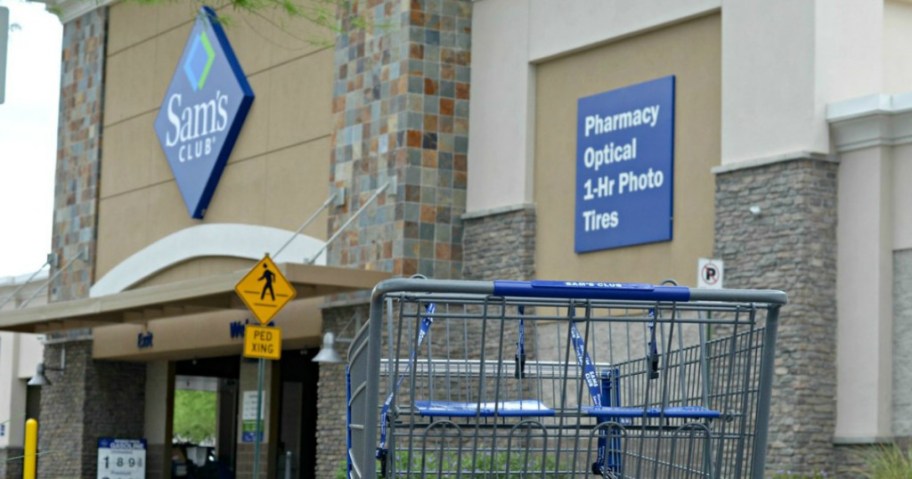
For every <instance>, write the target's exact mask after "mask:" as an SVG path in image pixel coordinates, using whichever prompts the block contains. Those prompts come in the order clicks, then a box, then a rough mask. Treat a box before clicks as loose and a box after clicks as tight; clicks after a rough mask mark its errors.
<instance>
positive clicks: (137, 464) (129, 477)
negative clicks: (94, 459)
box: [98, 437, 146, 479]
mask: <svg viewBox="0 0 912 479" xmlns="http://www.w3.org/2000/svg"><path fill="white" fill-rule="evenodd" d="M145 478H146V440H145V439H114V438H110V437H103V438H101V439H99V440H98V479H145Z"/></svg>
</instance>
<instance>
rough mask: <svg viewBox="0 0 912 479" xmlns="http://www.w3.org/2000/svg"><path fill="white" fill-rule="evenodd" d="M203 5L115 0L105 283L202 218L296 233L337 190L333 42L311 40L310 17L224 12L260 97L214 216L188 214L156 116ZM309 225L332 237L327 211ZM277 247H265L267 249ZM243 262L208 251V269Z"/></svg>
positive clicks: (103, 189) (102, 209)
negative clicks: (332, 154)
mask: <svg viewBox="0 0 912 479" xmlns="http://www.w3.org/2000/svg"><path fill="white" fill-rule="evenodd" d="M194 5H195V4H188V3H185V2H175V3H166V4H163V5H162V6H157V7H148V6H142V5H139V4H137V3H134V2H122V3H117V4H115V5H112V6H111V7H110V18H109V36H108V47H107V62H106V72H105V76H106V78H105V87H106V88H105V101H104V105H105V109H104V119H103V122H104V148H103V149H102V160H101V182H100V200H99V217H98V252H97V263H96V272H95V275H96V280H97V279H98V278H101V277H103V276H104V274H105V273H107V272H108V271H110V270H111V269H112V268H113V267H115V266H116V265H117V264H118V263H120V262H121V261H123V260H124V259H126V258H127V257H129V256H130V255H132V254H134V253H136V252H137V251H139V250H141V249H142V248H144V247H145V246H148V245H149V244H151V243H153V242H155V241H157V240H159V239H161V238H163V237H165V236H167V235H168V234H171V233H173V232H175V231H178V230H180V229H183V228H187V227H190V226H193V225H197V224H201V223H240V224H256V225H266V226H272V227H276V228H282V229H286V230H290V231H294V230H296V229H297V228H298V226H299V225H300V224H301V223H302V222H303V221H304V220H305V219H306V218H307V217H308V216H310V215H311V214H312V213H313V212H314V211H315V210H317V209H318V208H319V207H320V205H321V204H322V203H323V202H324V201H325V199H326V198H327V196H328V195H329V187H328V178H329V144H330V143H329V135H330V132H331V127H332V124H331V113H332V111H331V106H332V105H331V102H332V48H331V47H327V46H322V45H316V44H314V43H312V42H309V41H307V40H305V39H314V38H319V37H320V36H321V33H320V32H319V31H317V30H316V28H317V27H315V26H314V25H313V24H312V23H310V22H307V21H306V20H291V19H288V18H285V17H280V16H279V15H276V16H275V17H274V18H272V19H264V18H260V17H258V16H252V15H244V14H241V13H239V12H236V11H227V12H225V13H227V14H228V15H229V17H230V19H229V20H230V22H229V23H228V25H227V27H226V34H227V36H228V39H229V41H230V42H231V44H232V46H233V47H234V50H235V53H236V54H237V56H238V60H239V62H240V64H241V67H242V68H243V69H244V71H245V72H246V74H247V77H248V80H249V81H250V84H251V87H252V88H253V90H254V93H255V95H256V98H255V100H254V102H253V106H252V107H251V109H250V112H249V114H248V116H247V121H246V123H245V124H244V127H243V129H242V130H241V133H240V136H239V138H238V141H237V143H236V145H235V148H234V151H233V153H232V154H231V156H230V157H229V162H228V165H227V167H226V168H225V171H224V173H223V175H222V178H221V181H220V182H219V185H218V187H217V188H216V190H215V194H214V196H213V198H212V202H211V203H210V205H209V209H208V211H207V213H206V216H205V219H204V220H194V219H192V218H190V216H189V214H188V213H187V210H186V208H185V206H184V204H183V200H182V199H181V196H180V193H179V191H178V189H177V185H176V183H175V181H174V178H173V176H172V174H171V170H170V168H169V167H168V163H167V160H166V159H165V156H164V153H163V152H162V151H161V148H160V147H159V144H158V139H157V137H156V136H155V131H154V128H153V123H154V121H155V116H156V115H157V113H158V108H159V106H160V104H161V101H162V98H164V95H165V90H166V89H167V87H168V84H169V82H170V80H171V76H172V74H173V73H174V70H175V68H176V65H177V62H178V60H179V58H180V55H181V52H182V51H183V47H184V43H185V42H186V39H187V35H188V34H189V32H190V29H191V28H192V25H193V21H194V18H195V15H196V10H195V8H194ZM271 22H274V23H271ZM322 38H324V39H327V40H329V39H331V38H332V37H331V35H329V34H322ZM303 233H304V234H307V235H310V236H312V237H315V238H318V239H326V217H325V213H324V214H322V215H321V216H320V217H318V218H317V219H316V220H315V221H313V222H312V223H311V225H310V226H309V227H308V228H307V229H305V230H304V231H303ZM289 236H290V235H289ZM279 246H280V245H264V252H265V251H270V250H271V249H273V248H278V247H279ZM193 263H194V261H191V262H188V264H185V265H179V266H176V267H174V268H171V269H170V270H169V271H168V272H167V275H166V276H167V280H179V279H186V278H190V277H194V276H196V275H198V274H199V273H200V271H201V269H200V267H197V266H194V265H193ZM216 263H218V262H216ZM236 268H237V262H236V261H235V260H226V261H224V264H223V265H221V266H220V265H218V264H213V263H212V261H211V260H210V261H208V262H207V264H206V265H205V267H203V270H205V271H206V272H221V271H231V270H234V269H236ZM160 281H161V280H160V279H158V280H153V281H152V282H153V283H155V282H160Z"/></svg>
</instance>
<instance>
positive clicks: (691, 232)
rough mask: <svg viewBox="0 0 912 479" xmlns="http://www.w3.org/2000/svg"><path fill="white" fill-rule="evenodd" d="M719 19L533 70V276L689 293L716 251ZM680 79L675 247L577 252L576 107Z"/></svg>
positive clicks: (668, 244) (674, 28)
mask: <svg viewBox="0 0 912 479" xmlns="http://www.w3.org/2000/svg"><path fill="white" fill-rule="evenodd" d="M720 36H721V35H720V17H719V15H710V16H705V17H701V18H697V19H694V20H690V21H687V22H684V23H680V24H677V25H673V26H669V27H666V28H663V29H661V30H656V31H653V32H650V33H646V34H643V35H639V36H635V37H631V38H628V39H625V40H621V41H618V42H615V43H611V44H608V45H605V46H602V47H598V48H593V49H589V50H585V51H582V52H579V53H576V54H572V55H569V56H566V57H561V58H558V59H555V60H552V61H548V62H546V63H543V64H540V65H538V67H537V77H536V88H537V89H536V97H535V104H536V112H535V118H536V125H535V128H536V131H535V137H536V140H535V179H534V192H535V194H534V197H535V206H536V212H537V215H538V220H537V223H538V229H537V234H536V241H537V245H536V246H537V248H536V257H535V264H536V275H537V276H538V277H539V278H553V279H574V280H576V279H579V280H585V279H602V280H612V281H648V282H658V281H661V280H662V279H665V278H676V279H677V280H678V281H680V282H681V283H682V284H693V283H694V282H695V278H696V268H697V259H698V258H699V257H701V256H711V254H712V251H713V231H714V224H713V221H714V207H713V199H714V194H715V181H714V178H713V175H712V174H711V173H710V169H711V168H712V167H713V166H716V165H718V164H719V155H720V133H719V131H720V124H719V122H720V119H719V117H720V89H721V86H720V85H721V75H720V68H721V67H720V58H721V45H720ZM666 75H675V76H676V77H677V80H676V81H677V86H676V93H675V94H676V105H675V108H676V118H675V145H674V151H675V163H674V165H675V178H674V181H675V183H674V215H675V221H674V230H673V238H674V239H673V240H672V241H670V242H664V243H655V244H649V245H640V246H633V247H627V248H620V249H615V250H608V251H599V252H593V253H587V254H581V255H577V254H575V253H574V251H573V226H574V200H575V199H574V198H575V195H574V193H573V191H574V189H575V187H576V186H575V183H576V176H575V175H576V167H575V157H576V121H577V119H576V106H577V100H578V99H579V98H580V97H583V96H588V95H592V94H596V93H601V92H604V91H608V90H612V89H615V88H619V87H622V86H626V85H631V84H635V83H640V82H643V81H647V80H652V79H654V78H659V77H662V76H666Z"/></svg>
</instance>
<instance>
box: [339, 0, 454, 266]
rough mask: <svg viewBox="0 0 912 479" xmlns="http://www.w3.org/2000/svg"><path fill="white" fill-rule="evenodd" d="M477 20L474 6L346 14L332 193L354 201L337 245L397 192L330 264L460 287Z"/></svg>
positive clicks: (377, 4) (359, 5)
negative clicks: (339, 190)
mask: <svg viewBox="0 0 912 479" xmlns="http://www.w3.org/2000/svg"><path fill="white" fill-rule="evenodd" d="M471 14H472V3H471V2H470V1H467V0H410V1H409V0H360V1H356V2H352V4H351V6H350V9H349V10H347V11H345V12H341V16H342V32H343V33H342V34H341V35H340V36H339V37H338V39H337V43H336V59H335V73H334V88H335V90H334V93H333V94H334V97H333V112H334V118H335V127H334V130H333V136H332V142H333V150H332V170H331V174H330V175H331V178H330V181H331V182H332V185H333V186H335V187H344V188H345V189H346V192H347V198H346V204H345V205H344V206H342V207H339V208H336V209H335V210H334V211H332V212H331V214H330V220H329V232H330V234H332V233H334V232H335V231H336V230H338V229H339V228H340V227H341V225H342V224H344V222H345V221H346V220H347V219H348V218H349V217H350V215H352V213H354V212H355V211H357V209H358V208H359V207H361V206H362V205H363V204H365V202H366V201H368V200H369V198H370V197H371V195H372V194H373V193H374V192H375V191H376V190H377V188H380V187H382V186H383V185H385V184H387V183H388V182H389V183H390V187H389V188H388V189H387V190H386V191H385V192H384V193H382V194H381V195H380V196H379V197H378V198H377V200H376V203H375V204H373V205H370V206H368V207H367V208H366V210H365V212H364V213H363V214H362V215H361V216H360V217H359V218H358V219H357V222H356V223H354V224H352V225H351V226H350V227H349V228H348V229H346V230H345V232H344V233H343V234H342V236H341V237H340V238H339V239H337V240H336V241H334V242H333V243H332V244H330V246H329V256H328V263H329V264H331V265H334V266H356V267H365V268H369V269H378V270H383V271H390V272H393V273H395V274H398V275H405V276H408V275H412V274H415V273H420V274H424V275H426V276H428V277H434V278H456V277H459V276H460V274H461V269H462V236H463V226H462V222H461V220H460V216H461V215H462V214H463V212H464V211H465V195H466V154H467V151H468V119H469V94H470V88H469V81H470V76H469V63H470V51H471V24H472V19H471ZM358 19H361V20H366V23H367V25H368V26H367V27H366V28H358V27H357V22H358ZM393 187H394V188H393Z"/></svg>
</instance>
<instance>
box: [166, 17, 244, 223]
mask: <svg viewBox="0 0 912 479" xmlns="http://www.w3.org/2000/svg"><path fill="white" fill-rule="evenodd" d="M252 103H253V90H252V89H251V88H250V84H249V83H247V77H246V76H245V75H244V71H243V70H242V69H241V65H240V64H239V63H238V61H237V58H236V57H235V56H234V51H233V50H232V49H231V44H229V43H228V37H226V36H225V32H224V30H222V27H221V25H220V24H219V21H218V18H217V17H216V15H215V12H214V11H213V10H212V9H211V8H209V7H203V8H201V9H200V12H199V15H197V19H196V23H195V24H194V26H193V30H192V31H191V32H190V38H188V39H187V44H186V46H184V52H183V54H182V55H181V58H180V61H179V62H178V63H177V68H176V69H175V71H174V75H173V76H172V77H171V84H170V85H168V90H167V92H166V93H165V98H164V100H163V101H162V104H161V108H160V109H159V110H158V116H157V117H156V118H155V133H156V134H157V135H158V141H159V143H161V147H162V150H164V152H165V156H166V157H167V159H168V165H170V166H171V172H172V173H173V174H174V179H175V181H176V182H177V187H178V189H179V190H180V192H181V195H182V196H183V198H184V204H186V205H187V210H188V211H189V213H190V216H191V217H193V218H197V219H201V218H202V217H203V215H204V214H206V208H207V207H208V206H209V201H210V200H211V199H212V194H213V193H214V192H215V187H216V185H217V184H218V181H219V178H220V177H221V176H222V170H224V169H225V164H226V163H227V162H228V155H230V154H231V149H232V148H233V147H234V142H235V140H237V136H238V133H239V132H240V131H241V126H242V125H243V124H244V119H245V118H246V117H247V112H248V111H249V110H250V105H251V104H252Z"/></svg>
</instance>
